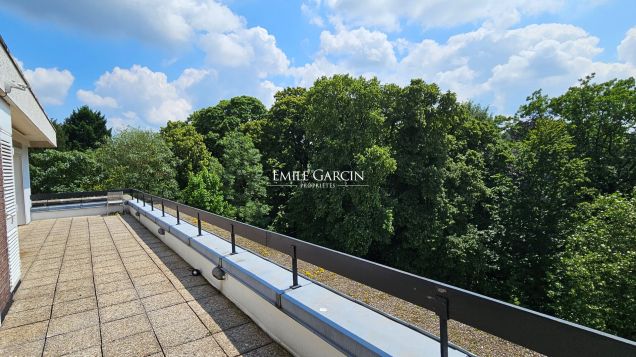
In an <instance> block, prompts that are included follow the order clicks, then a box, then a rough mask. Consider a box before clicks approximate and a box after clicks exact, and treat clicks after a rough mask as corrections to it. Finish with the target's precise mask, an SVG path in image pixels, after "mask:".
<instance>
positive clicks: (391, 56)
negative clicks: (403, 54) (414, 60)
mask: <svg viewBox="0 0 636 357" xmlns="http://www.w3.org/2000/svg"><path fill="white" fill-rule="evenodd" d="M320 44H321V51H322V53H321V54H322V55H330V56H336V57H341V58H342V59H343V60H344V61H345V65H347V66H355V67H376V66H393V65H395V64H396V63H397V59H396V58H395V53H394V51H393V45H392V44H391V42H389V40H388V38H387V35H386V34H384V33H382V32H379V31H369V30H367V29H365V28H364V27H361V28H357V29H355V30H351V31H347V30H341V31H339V32H337V33H335V34H332V33H331V32H329V31H323V32H322V33H321V34H320Z"/></svg>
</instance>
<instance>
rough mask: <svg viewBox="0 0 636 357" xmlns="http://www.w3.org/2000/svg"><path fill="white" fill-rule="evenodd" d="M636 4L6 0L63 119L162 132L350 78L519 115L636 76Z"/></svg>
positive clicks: (4, 18)
mask: <svg viewBox="0 0 636 357" xmlns="http://www.w3.org/2000/svg"><path fill="white" fill-rule="evenodd" d="M634 14H636V2H634V1H618V0H607V1H602V0H582V1H566V0H561V1H558V0H557V1H546V0H533V1H525V0H509V1H499V0H482V1H469V0H459V1H452V2H449V1H442V0H430V1H406V0H394V1H389V0H369V1H365V2H362V1H357V0H321V1H320V0H307V1H283V0H270V1H256V0H231V1H225V2H219V1H213V0H161V1H160V0H140V1H126V0H111V1H108V2H96V1H77V2H71V1H52V0H49V1H45V0H26V1H19V2H16V1H11V0H0V34H1V35H2V36H3V38H4V39H5V42H6V43H7V44H8V46H9V48H10V50H11V52H12V54H13V55H14V56H15V57H16V58H17V59H18V60H19V61H20V62H21V63H22V66H23V70H24V72H25V75H26V77H27V78H28V80H29V82H30V84H31V86H32V87H33V88H34V91H35V92H36V94H37V95H38V97H39V98H40V100H41V101H42V102H43V104H44V106H45V108H46V111H47V113H48V114H49V116H50V117H51V118H56V119H58V120H62V119H64V118H65V117H66V116H68V114H69V113H70V111H71V110H72V109H73V108H76V107H77V106H80V105H83V104H88V105H89V106H91V107H93V108H95V109H98V110H101V111H102V112H103V113H105V114H106V116H107V118H108V119H109V125H111V126H113V127H115V128H116V129H117V128H122V127H125V126H127V125H131V126H136V127H150V128H158V127H159V126H161V125H164V124H165V122H166V121H168V120H184V119H186V118H187V116H188V114H189V113H191V112H192V111H193V110H196V109H199V108H202V107H206V106H210V105H214V104H216V103H217V102H218V101H219V100H220V99H223V98H229V97H231V96H234V95H242V94H246V95H253V96H256V97H258V98H260V99H261V100H262V101H263V102H264V103H265V104H266V105H270V104H271V102H272V100H273V94H274V93H275V92H276V90H278V89H280V88H282V87H285V86H295V85H300V86H310V85H311V83H313V81H314V80H315V79H316V78H317V77H319V76H322V75H331V74H334V73H350V74H353V75H364V76H377V77H378V78H380V79H381V80H382V81H383V82H394V83H398V84H401V85H404V84H407V83H408V81H409V80H410V79H411V78H416V77H419V78H424V80H426V81H427V82H435V83H438V84H439V85H440V87H441V88H442V89H444V90H452V91H454V92H456V93H457V95H458V97H459V98H461V99H462V100H473V101H475V102H478V103H480V104H482V105H485V106H489V107H490V108H491V110H492V111H493V112H495V113H503V114H513V113H514V112H515V111H516V109H517V108H518V106H519V105H520V104H521V103H522V102H523V101H524V100H525V97H526V96H527V95H529V94H530V93H532V91H534V90H535V89H538V88H543V89H544V91H545V92H546V93H548V94H552V95H557V94H559V93H562V92H563V91H564V90H566V89H567V88H568V87H569V86H571V85H573V84H575V83H576V80H577V79H578V78H581V77H583V76H585V75H587V74H589V73H591V72H595V73H597V78H598V80H607V79H611V78H616V77H619V78H625V77H629V76H636V17H635V16H634Z"/></svg>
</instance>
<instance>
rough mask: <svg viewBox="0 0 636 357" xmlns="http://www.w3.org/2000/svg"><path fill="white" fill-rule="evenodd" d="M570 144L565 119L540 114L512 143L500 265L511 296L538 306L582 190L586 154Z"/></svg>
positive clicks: (543, 299) (542, 303) (543, 300)
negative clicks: (579, 154) (578, 153)
mask: <svg viewBox="0 0 636 357" xmlns="http://www.w3.org/2000/svg"><path fill="white" fill-rule="evenodd" d="M574 150H575V147H574V143H573V140H572V137H571V136H570V135H569V134H568V130H567V124H566V123H565V122H564V121H562V120H552V119H544V118H540V119H537V120H536V121H535V125H534V128H533V129H532V130H530V131H529V133H528V136H527V138H526V139H525V140H524V141H522V142H520V143H518V144H517V145H516V146H515V148H514V151H515V157H514V159H513V162H512V163H511V172H510V173H509V175H510V177H511V182H512V189H510V190H509V191H508V192H507V193H508V195H509V196H508V198H507V203H508V204H509V205H510V207H509V210H508V212H507V215H506V216H505V217H504V218H503V220H502V227H503V228H504V231H503V232H502V234H503V236H502V237H501V238H500V241H499V243H500V246H501V248H502V249H503V251H502V252H501V256H502V262H501V267H500V269H502V270H503V272H504V273H505V275H506V276H507V279H508V286H509V287H511V289H512V290H513V292H512V295H511V297H510V299H512V300H513V301H516V302H520V303H522V304H524V305H526V306H530V307H533V308H537V309H543V308H546V307H547V299H546V296H547V295H546V293H547V276H548V272H550V271H551V270H552V269H554V266H555V259H556V257H557V254H558V253H559V252H560V251H561V249H562V247H563V242H564V240H565V234H566V231H567V229H568V228H569V226H568V225H567V222H568V217H569V216H570V214H571V213H572V211H573V210H574V209H575V208H576V206H577V204H578V203H579V202H581V201H582V200H583V199H584V198H585V194H586V190H585V187H586V185H587V184H588V180H587V178H586V176H585V174H586V171H585V167H586V160H585V159H581V158H578V157H576V155H575V151H574Z"/></svg>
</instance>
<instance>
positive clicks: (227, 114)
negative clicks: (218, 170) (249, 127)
mask: <svg viewBox="0 0 636 357" xmlns="http://www.w3.org/2000/svg"><path fill="white" fill-rule="evenodd" d="M266 114H267V108H265V106H264V105H263V103H261V101H260V100H258V99H256V98H254V97H249V96H239V97H234V98H232V99H230V100H222V101H220V102H219V104H217V105H215V106H213V107H208V108H205V109H201V110H197V111H196V112H194V113H192V114H191V115H190V116H189V117H188V122H189V123H191V124H192V125H194V127H195V128H196V129H197V131H198V132H199V133H201V134H202V135H203V136H204V137H205V144H206V146H207V147H208V150H210V152H211V153H212V155H213V156H214V157H221V155H222V147H221V145H220V140H221V139H222V138H223V137H224V136H225V134H226V133H228V132H232V131H236V130H238V129H239V128H240V127H241V125H244V124H246V123H248V122H251V121H256V120H260V119H262V118H263V117H264V116H265V115H266Z"/></svg>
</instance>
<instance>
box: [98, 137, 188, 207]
mask: <svg viewBox="0 0 636 357" xmlns="http://www.w3.org/2000/svg"><path fill="white" fill-rule="evenodd" d="M97 161H98V163H99V165H100V167H101V169H103V170H104V175H105V177H104V180H103V185H104V186H105V187H109V188H127V187H135V188H137V189H140V190H142V191H146V192H148V193H152V194H155V195H161V196H164V197H168V198H171V197H175V196H176V195H177V181H176V170H175V166H176V162H175V158H174V155H173V154H172V152H171V151H170V149H169V148H168V145H167V144H166V143H165V142H164V141H163V139H162V138H161V135H160V134H159V133H156V132H152V131H145V130H140V129H132V128H129V129H126V130H124V131H122V132H120V133H118V134H117V135H115V136H114V137H113V138H112V139H110V140H109V141H108V142H106V144H104V145H102V146H101V147H100V148H99V149H98V150H97Z"/></svg>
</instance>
